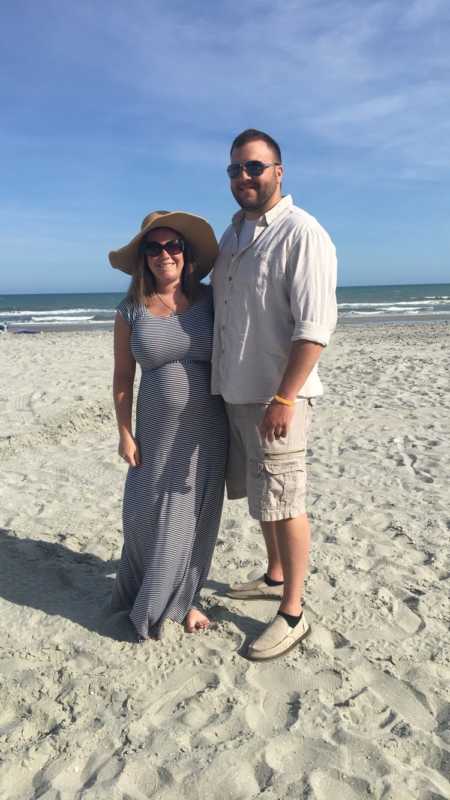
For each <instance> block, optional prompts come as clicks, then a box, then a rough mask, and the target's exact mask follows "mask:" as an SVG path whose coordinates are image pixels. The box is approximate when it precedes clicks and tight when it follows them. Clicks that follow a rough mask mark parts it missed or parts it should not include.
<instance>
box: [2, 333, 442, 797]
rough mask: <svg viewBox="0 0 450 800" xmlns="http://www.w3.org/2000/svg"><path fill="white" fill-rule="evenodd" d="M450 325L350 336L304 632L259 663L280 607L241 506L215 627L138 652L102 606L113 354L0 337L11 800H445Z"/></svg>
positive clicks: (99, 342)
mask: <svg viewBox="0 0 450 800" xmlns="http://www.w3.org/2000/svg"><path fill="white" fill-rule="evenodd" d="M449 352H450V325H449V324H448V323H447V322H441V323H430V324H425V325H421V324H417V325H404V326H396V325H395V326H394V325H379V326H378V325H370V326H367V327H363V326H356V325H355V326H348V327H343V328H341V329H339V330H338V332H337V333H336V335H335V338H334V342H333V344H332V346H331V347H330V348H329V349H328V350H327V351H326V352H325V354H324V358H323V367H322V376H323V380H324V383H325V384H326V386H327V394H326V396H325V397H324V398H323V399H322V400H321V401H320V402H319V403H318V404H317V406H316V412H315V420H314V425H313V433H312V438H311V442H310V453H309V463H310V498H309V504H310V509H311V515H312V520H313V525H314V537H313V538H314V541H313V554H312V565H311V574H310V577H309V579H308V583H307V591H306V602H307V608H308V615H309V619H310V622H311V628H312V631H311V635H310V636H309V637H308V638H307V639H306V640H305V643H304V644H302V645H300V646H299V647H298V648H296V649H294V650H293V651H291V652H290V653H289V654H288V655H287V656H285V657H284V658H283V659H281V660H278V661H274V662H270V663H268V664H259V665H258V664H253V663H251V662H249V661H247V660H246V659H245V648H246V643H247V642H248V641H249V639H250V638H252V637H254V635H255V634H257V633H258V632H259V631H260V630H261V629H262V628H263V626H264V623H265V622H266V621H267V620H269V619H270V618H271V617H272V615H273V613H274V611H275V610H276V607H277V606H276V604H274V602H273V601H266V602H262V601H248V602H243V601H240V602H239V601H236V600H231V599H229V598H226V597H224V587H225V584H226V583H227V582H228V581H230V580H236V579H240V578H242V579H245V578H246V577H247V576H253V575H256V574H259V573H260V572H261V570H262V569H263V566H264V549H263V546H262V541H261V536H260V534H259V532H258V528H257V526H256V525H255V523H254V522H253V521H252V520H250V518H249V517H248V515H247V512H246V506H245V503H244V502H241V501H239V502H237V503H231V502H229V503H226V506H225V511H224V516H223V520H222V525H221V531H220V536H219V541H218V545H217V549H216V554H215V558H214V563H213V568H212V572H211V575H210V581H209V584H208V588H207V590H206V593H205V605H206V606H207V608H208V609H209V614H210V616H211V618H212V620H213V626H212V627H211V628H210V629H209V630H208V631H207V632H205V633H202V634H199V635H195V636H193V635H191V636H189V635H187V634H185V633H184V632H183V630H182V628H181V627H180V626H179V625H177V624H175V623H171V622H168V623H166V625H165V629H164V637H163V640H162V641H161V642H153V641H149V642H146V643H145V644H143V645H136V644H135V643H134V637H133V635H132V632H131V630H130V627H129V624H128V622H127V619H126V617H125V615H123V614H115V615H112V614H111V612H110V610H109V597H110V592H111V585H112V580H113V575H114V572H115V568H116V565H117V559H118V557H119V553H120V547H121V531H120V508H121V494H122V486H123V480H124V477H125V467H124V465H123V464H122V463H121V461H120V460H119V458H118V456H117V455H116V447H117V441H116V433H115V427H114V420H113V414H112V404H111V399H110V384H111V370H112V355H111V334H110V333H108V332H100V331H98V332H92V333H91V332H89V333H58V334H41V335H38V336H33V337H20V336H14V335H10V334H8V335H5V336H2V337H1V338H0V360H1V364H2V390H1V394H0V414H1V421H2V426H1V433H0V457H1V463H2V480H1V486H0V528H1V530H0V609H1V613H0V630H1V651H0V659H1V688H0V749H1V753H2V760H1V762H0V797H1V798H5V799H6V800H32V798H33V799H34V798H45V800H71V799H72V798H74V799H75V798H77V799H78V798H86V799H87V800H97V799H99V798H102V799H103V798H108V800H114V798H122V799H123V800H144V799H145V800H146V799H147V798H157V799H158V800H183V798H186V799H187V798H189V800H204V799H205V800H206V798H207V799H208V800H252V799H253V798H258V797H263V798H264V800H272V799H273V800H284V798H288V799H289V800H298V799H300V798H305V800H306V798H307V799H308V800H311V799H313V798H314V800H332V799H333V798H339V800H362V799H363V798H379V800H440V799H441V800H443V799H444V798H449V797H450V635H449V621H450V604H449V585H450V555H449V554H450V548H449V531H450V514H449V494H450V491H449V485H450V484H449V479H450V468H449V467H450V464H449V461H450V457H449V448H448V427H449V419H450V395H449V391H448V353H449Z"/></svg>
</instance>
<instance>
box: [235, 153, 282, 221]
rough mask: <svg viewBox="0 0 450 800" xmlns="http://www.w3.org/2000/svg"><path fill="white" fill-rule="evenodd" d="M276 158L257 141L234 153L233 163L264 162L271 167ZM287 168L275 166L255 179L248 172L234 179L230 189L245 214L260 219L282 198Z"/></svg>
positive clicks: (243, 172)
mask: <svg viewBox="0 0 450 800" xmlns="http://www.w3.org/2000/svg"><path fill="white" fill-rule="evenodd" d="M276 160H277V159H276V155H275V153H274V152H273V150H271V148H270V147H269V145H267V144H266V142H263V141H261V140H259V139H258V140H257V141H256V142H248V143H247V144H244V145H243V146H242V147H238V148H236V149H235V150H233V152H232V153H231V163H233V162H235V161H238V162H240V163H241V164H244V163H245V162H246V161H262V162H263V163H264V164H271V163H272V162H274V161H276ZM282 175H283V167H281V166H271V167H267V169H265V170H264V172H263V174H262V175H260V176H258V177H257V178H251V177H250V176H249V175H247V173H246V172H245V170H243V171H242V172H241V174H240V175H239V176H238V177H237V178H232V179H231V180H230V187H231V191H232V193H233V196H234V198H235V200H236V201H237V202H238V203H239V205H240V206H241V208H243V209H244V211H246V212H248V214H251V215H252V216H260V215H261V214H264V213H265V212H266V211H268V210H269V209H270V208H272V206H274V205H275V204H276V203H278V201H279V200H280V199H281V179H282Z"/></svg>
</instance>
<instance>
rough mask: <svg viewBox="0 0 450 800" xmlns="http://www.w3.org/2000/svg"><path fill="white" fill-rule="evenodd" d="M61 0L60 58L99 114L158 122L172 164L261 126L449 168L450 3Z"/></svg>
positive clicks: (56, 56) (399, 166)
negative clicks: (64, 2)
mask: <svg viewBox="0 0 450 800" xmlns="http://www.w3.org/2000/svg"><path fill="white" fill-rule="evenodd" d="M49 5H51V7H52V8H53V14H52V15H50V17H47V19H50V22H47V23H45V20H44V22H42V25H43V26H45V25H46V24H47V26H48V28H47V31H45V30H44V33H43V34H42V35H43V36H44V39H45V43H46V46H47V50H48V52H49V53H50V56H49V59H50V60H51V56H53V63H55V62H56V63H57V62H58V60H61V63H63V64H64V66H65V68H66V70H68V72H69V74H70V73H71V71H72V72H73V74H74V75H75V76H76V77H78V79H80V76H81V78H82V80H83V81H84V82H85V84H86V96H89V92H90V91H92V92H94V93H95V100H96V102H97V103H98V107H97V109H95V108H94V112H93V113H94V114H95V113H98V114H100V113H103V112H105V113H108V112H109V113H110V114H111V117H112V119H113V120H114V122H116V121H117V120H118V119H122V120H123V121H124V124H125V123H127V122H128V124H129V125H130V124H131V125H135V127H136V129H138V130H141V131H145V129H146V128H147V130H148V135H149V137H153V139H154V141H155V143H156V145H157V146H158V148H160V149H162V150H163V151H164V150H165V151H166V152H168V151H169V149H170V153H171V157H172V158H173V159H174V160H179V161H185V160H189V159H190V158H191V157H195V158H196V159H198V161H199V162H201V163H206V164H210V165H214V164H215V163H216V161H217V155H215V153H216V154H217V153H218V152H219V151H220V158H221V159H222V160H223V150H222V147H226V143H227V142H228V141H229V140H230V138H231V136H232V135H233V134H234V133H236V132H237V131H238V130H240V129H242V128H243V127H246V126H249V125H254V126H258V127H263V128H265V129H267V130H269V131H270V132H272V133H273V134H274V135H275V136H276V137H279V138H280V139H281V141H282V143H283V144H285V145H286V147H287V148H288V149H289V148H294V147H295V146H297V143H298V142H300V141H302V139H303V138H305V137H306V138H308V137H313V138H314V139H315V140H316V141H317V142H318V143H320V142H321V143H322V145H323V147H325V148H330V147H332V148H335V149H336V151H339V150H340V149H345V150H346V151H348V150H350V151H353V155H352V158H355V157H356V158H357V157H358V154H359V153H360V152H361V151H362V150H363V151H364V158H365V160H366V163H367V166H368V169H369V170H370V160H371V159H374V160H375V161H378V160H379V159H380V158H383V157H384V158H389V164H388V165H387V169H389V171H390V172H392V170H393V169H394V170H397V171H398V174H399V175H400V174H405V170H415V169H417V168H420V169H423V168H424V165H427V168H428V169H429V170H430V172H431V173H433V174H434V175H438V173H439V170H441V169H445V168H446V164H447V163H448V161H449V158H450V142H448V139H447V142H448V143H447V142H446V141H445V140H443V139H442V133H443V131H446V130H447V127H448V124H449V122H450V110H449V109H450V104H449V102H448V101H449V90H448V87H447V80H446V73H447V74H448V68H449V66H450V52H449V48H448V27H450V24H449V11H448V6H447V0H445V2H444V0H426V1H425V0H423V1H421V0H414V2H412V3H410V4H405V3H399V4H392V3H391V2H387V0H379V1H378V2H376V1H375V2H373V1H372V0H362V1H361V0H285V1H284V2H283V3H282V4H281V3H279V4H275V5H274V4H273V3H269V2H267V1H266V0H247V2H246V3H245V4H238V3H236V2H235V0H223V2H221V3H218V4H208V5H206V4H205V3H203V2H200V0H191V2H190V3H189V4H184V3H182V2H181V0H172V2H165V0H151V2H148V0H147V2H143V0H135V1H134V2H133V4H132V6H125V5H123V3H121V2H119V0H111V1H110V2H108V3H106V2H102V1H100V2H97V3H95V4H90V3H89V4H88V3H87V2H80V3H77V4H73V6H70V7H69V6H65V7H64V11H61V7H60V5H57V4H56V2H52V3H51V4H49ZM42 19H44V18H43V17H42ZM65 80H66V81H68V77H67V76H66V78H65ZM97 84H98V89H96V86H97ZM103 85H105V86H106V87H107V91H106V92H102V89H101V87H102V86H103ZM55 86H58V87H59V88H58V91H59V90H60V82H59V80H58V75H56V78H55ZM86 102H87V101H86ZM141 135H142V136H143V135H144V133H142V134H141ZM433 152H434V153H438V154H439V156H438V158H430V154H431V153H433ZM334 157H335V158H336V159H338V158H340V157H345V156H344V155H343V154H342V153H339V152H336V153H335V154H334Z"/></svg>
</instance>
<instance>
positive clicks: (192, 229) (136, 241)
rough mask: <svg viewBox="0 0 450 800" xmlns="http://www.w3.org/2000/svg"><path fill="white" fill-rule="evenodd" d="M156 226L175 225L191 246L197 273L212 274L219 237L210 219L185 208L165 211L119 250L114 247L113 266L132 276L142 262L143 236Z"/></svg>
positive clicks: (110, 260)
mask: <svg viewBox="0 0 450 800" xmlns="http://www.w3.org/2000/svg"><path fill="white" fill-rule="evenodd" d="M154 228H172V230H174V231H177V233H180V234H181V235H182V237H183V239H185V240H186V241H187V242H188V243H189V244H190V246H191V249H192V252H193V257H194V262H195V269H196V271H197V274H198V275H199V277H201V278H204V277H205V276H206V275H208V273H209V272H210V271H211V269H212V267H213V264H214V261H215V260H216V258H217V254H218V252H219V248H218V244H217V239H216V237H215V234H214V231H213V229H212V228H211V225H210V224H209V222H207V221H206V219H203V217H198V216H196V215H195V214H188V213H187V212H185V211H170V212H167V213H165V214H161V215H160V216H158V217H157V218H156V219H153V220H152V221H151V222H150V223H149V224H148V225H146V226H145V227H144V228H143V229H142V230H141V231H139V233H138V234H137V236H135V237H134V238H133V239H131V241H130V242H129V243H128V244H127V245H125V246H124V247H121V248H119V250H111V252H110V253H108V258H109V262H110V264H111V266H112V267H114V269H120V270H121V271H122V272H126V273H127V274H128V275H132V274H133V272H134V270H135V269H136V266H137V263H138V259H139V255H140V245H141V242H142V239H143V238H144V236H146V235H147V233H148V232H149V231H151V230H153V229H154Z"/></svg>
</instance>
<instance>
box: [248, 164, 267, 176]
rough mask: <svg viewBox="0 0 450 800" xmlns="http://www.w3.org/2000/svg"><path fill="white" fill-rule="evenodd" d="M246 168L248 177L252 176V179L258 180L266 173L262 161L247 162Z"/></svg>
mask: <svg viewBox="0 0 450 800" xmlns="http://www.w3.org/2000/svg"><path fill="white" fill-rule="evenodd" d="M244 166H245V171H246V173H247V175H250V177H251V178H257V177H258V176H259V175H262V174H263V172H264V164H263V163H262V161H246V162H245V165H244Z"/></svg>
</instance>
